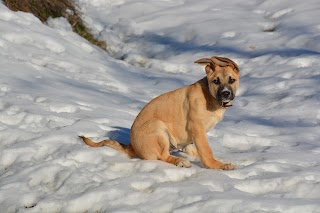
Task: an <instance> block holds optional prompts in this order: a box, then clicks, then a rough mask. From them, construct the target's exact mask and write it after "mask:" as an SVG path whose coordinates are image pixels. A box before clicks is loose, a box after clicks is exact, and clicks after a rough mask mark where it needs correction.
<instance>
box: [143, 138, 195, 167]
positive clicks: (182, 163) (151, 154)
mask: <svg viewBox="0 0 320 213" xmlns="http://www.w3.org/2000/svg"><path fill="white" fill-rule="evenodd" d="M150 141H152V142H153V143H150ZM140 142H142V143H143V144H144V145H143V150H142V149H141V150H139V149H137V154H138V155H139V156H140V157H141V158H142V159H145V160H161V161H164V162H167V163H170V164H173V165H176V166H178V167H186V168H189V167H191V166H192V165H191V163H190V162H189V161H188V160H186V159H183V158H179V157H175V156H172V155H170V152H169V149H170V141H169V138H168V136H167V135H166V134H162V133H160V132H157V133H154V134H149V135H148V136H145V137H144V138H143V139H140Z"/></svg>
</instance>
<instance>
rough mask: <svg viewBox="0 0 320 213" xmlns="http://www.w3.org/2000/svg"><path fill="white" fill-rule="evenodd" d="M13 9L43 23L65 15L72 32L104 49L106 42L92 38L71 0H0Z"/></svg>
mask: <svg viewBox="0 0 320 213" xmlns="http://www.w3.org/2000/svg"><path fill="white" fill-rule="evenodd" d="M2 1H3V3H4V4H5V5H6V6H7V7H8V8H9V9H11V10H13V11H23V12H28V13H32V14H33V15H35V16H36V17H38V18H39V19H40V20H41V21H42V22H43V23H46V22H47V20H48V18H49V17H52V18H57V17H65V18H66V19H67V20H68V21H69V23H70V25H71V26H72V29H73V31H74V32H76V33H78V34H79V35H80V36H82V37H83V38H85V39H86V40H88V41H89V42H90V43H92V44H94V45H96V46H98V47H100V48H102V49H104V50H105V49H106V42H104V41H99V40H98V39H96V38H94V36H93V35H92V34H91V32H90V30H89V29H88V28H87V27H86V26H85V24H84V22H83V20H82V18H81V13H80V11H79V9H78V7H77V5H76V4H75V3H74V1H73V0H2Z"/></svg>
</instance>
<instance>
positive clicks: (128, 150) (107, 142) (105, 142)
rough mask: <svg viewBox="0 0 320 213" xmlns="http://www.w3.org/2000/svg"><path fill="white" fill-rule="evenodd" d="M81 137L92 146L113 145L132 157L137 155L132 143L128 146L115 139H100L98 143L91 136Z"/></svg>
mask: <svg viewBox="0 0 320 213" xmlns="http://www.w3.org/2000/svg"><path fill="white" fill-rule="evenodd" d="M79 137H80V138H82V140H83V141H84V142H85V143H86V144H87V145H88V146H91V147H100V146H108V147H111V148H113V149H115V150H118V151H119V152H122V153H124V154H126V155H128V156H129V157H130V158H132V157H136V156H137V154H136V152H135V151H134V149H133V147H132V146H131V144H129V145H128V146H126V145H123V144H121V143H119V142H117V141H115V140H103V141H100V142H98V143H95V142H93V141H92V140H90V139H89V138H86V137H85V136H79Z"/></svg>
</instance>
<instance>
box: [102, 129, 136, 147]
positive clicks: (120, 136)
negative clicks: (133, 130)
mask: <svg viewBox="0 0 320 213" xmlns="http://www.w3.org/2000/svg"><path fill="white" fill-rule="evenodd" d="M112 128H113V129H114V130H111V131H109V132H108V133H107V134H106V137H109V138H110V139H112V140H116V141H118V142H119V143H121V144H124V145H128V144H129V143H130V129H128V128H125V127H119V126H113V127H112Z"/></svg>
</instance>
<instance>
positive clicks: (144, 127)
mask: <svg viewBox="0 0 320 213" xmlns="http://www.w3.org/2000/svg"><path fill="white" fill-rule="evenodd" d="M195 63H199V64H200V65H205V66H206V67H205V71H206V74H207V76H206V77H205V78H203V79H201V80H199V81H197V82H196V83H194V84H192V85H189V86H186V87H183V88H180V89H177V90H174V91H171V92H167V93H165V94H162V95H160V96H158V97H157V98H155V99H153V100H151V101H150V102H149V103H148V104H147V105H146V106H145V107H144V108H143V109H142V110H141V112H140V113H139V115H138V116H137V118H136V119H135V121H134V123H133V125H132V127H131V133H130V145H129V146H123V145H120V144H119V143H118V142H116V141H113V140H106V141H102V142H100V143H97V144H95V143H93V142H92V141H91V140H90V139H87V138H85V137H82V138H83V140H84V142H85V143H86V144H88V145H89V146H103V145H106V146H110V147H112V148H115V149H117V150H119V151H121V152H123V153H126V154H128V155H129V156H138V157H140V158H142V159H145V160H162V161H165V162H168V163H171V164H174V165H177V166H180V167H191V163H190V162H189V161H187V160H185V159H183V158H179V157H175V156H172V155H170V150H171V149H175V148H177V149H178V148H179V149H183V151H185V152H186V153H188V154H191V155H193V156H199V157H200V160H201V162H202V164H203V165H204V166H205V167H206V168H210V169H225V170H230V169H234V166H233V165H232V164H225V163H222V162H219V161H217V160H216V159H215V158H214V156H213V155H212V152H211V149H210V146H209V143H208V140H207V138H206V132H207V131H209V129H210V128H212V127H214V126H215V125H216V124H217V123H218V122H219V121H221V120H222V118H223V116H224V113H225V110H226V108H227V107H228V106H231V105H223V104H222V103H221V102H219V101H218V97H217V92H219V86H222V85H226V86H228V88H230V89H232V91H233V93H234V94H235V92H236V90H237V88H238V86H239V68H238V66H237V64H236V63H234V62H233V61H231V60H230V59H227V58H222V57H216V56H214V57H212V58H205V59H199V60H197V61H196V62H195ZM218 78H219V83H220V85H217V84H216V83H214V80H216V79H218ZM230 79H233V80H235V81H234V82H232V83H230ZM193 143H194V145H195V146H194V145H193Z"/></svg>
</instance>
